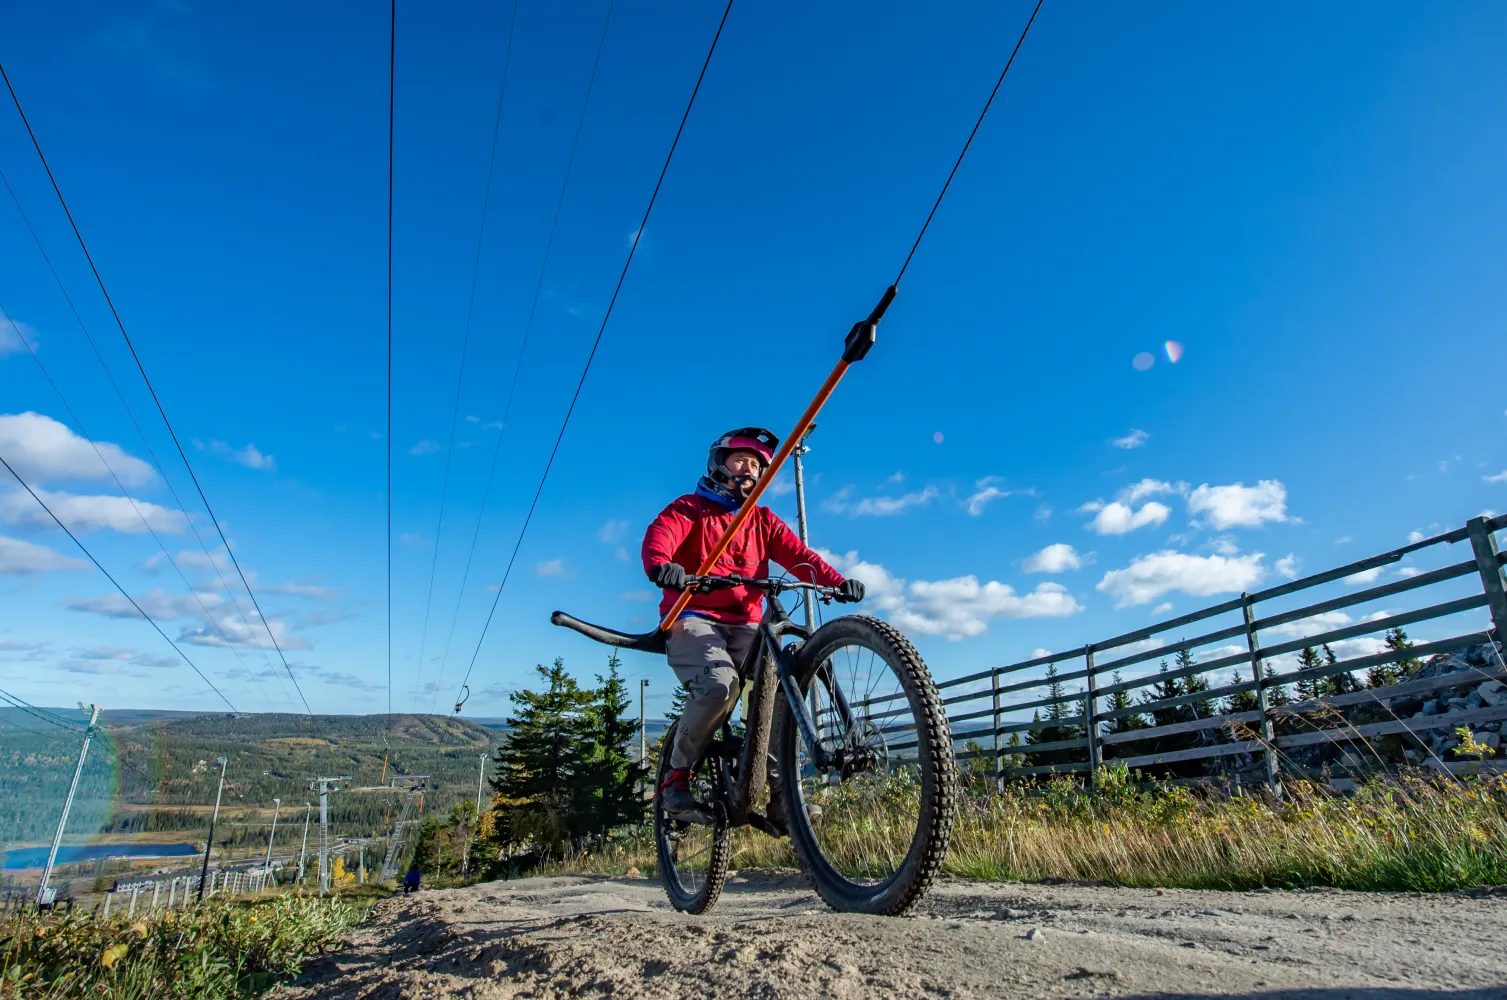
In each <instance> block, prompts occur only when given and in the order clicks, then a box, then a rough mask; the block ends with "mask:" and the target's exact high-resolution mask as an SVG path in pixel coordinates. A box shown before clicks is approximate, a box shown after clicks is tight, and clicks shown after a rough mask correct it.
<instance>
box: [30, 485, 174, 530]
mask: <svg viewBox="0 0 1507 1000" xmlns="http://www.w3.org/2000/svg"><path fill="white" fill-rule="evenodd" d="M35 490H36V494H37V496H38V497H40V498H41V500H42V503H45V504H46V505H47V506H48V507H49V508H50V509H51V510H52V513H53V514H55V515H57V518H58V520H60V521H62V522H63V523H64V524H66V525H67V526H68V527H69V528H71V529H72V530H74V531H95V530H99V529H104V530H109V531H118V532H121V533H122V534H127V535H139V534H142V533H144V532H146V531H148V530H151V531H156V532H161V533H163V534H176V533H177V532H180V531H182V530H183V529H184V528H185V527H187V526H188V518H186V517H185V516H184V515H183V514H182V513H181V512H179V511H176V510H172V509H170V508H168V507H160V506H158V505H157V504H154V503H148V502H147V501H145V500H136V499H128V498H126V497H123V496H79V495H77V494H73V493H61V492H58V493H54V492H49V491H47V490H44V489H41V488H40V487H36V488H35ZM0 520H3V521H5V523H7V524H24V525H29V526H32V527H46V526H49V525H51V524H52V523H53V521H52V517H51V516H50V515H48V513H47V511H45V510H43V509H42V507H41V505H40V504H38V503H37V502H36V500H34V499H32V497H31V494H29V493H26V492H23V491H19V490H18V491H16V492H13V493H5V494H0Z"/></svg>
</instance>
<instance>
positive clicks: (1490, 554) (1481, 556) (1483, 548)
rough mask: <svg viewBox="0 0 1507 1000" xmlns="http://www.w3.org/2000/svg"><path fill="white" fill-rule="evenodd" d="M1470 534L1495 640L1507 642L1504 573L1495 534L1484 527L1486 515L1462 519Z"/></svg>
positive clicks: (1506, 604) (1505, 580)
mask: <svg viewBox="0 0 1507 1000" xmlns="http://www.w3.org/2000/svg"><path fill="white" fill-rule="evenodd" d="M1465 530H1466V531H1467V532H1468V533H1469V534H1470V547H1471V548H1472V549H1473V550H1475V553H1476V569H1477V570H1478V571H1480V574H1481V585H1482V586H1483V587H1484V588H1485V590H1486V603H1487V607H1489V608H1490V609H1491V623H1492V624H1493V625H1494V626H1496V632H1497V641H1498V642H1502V643H1507V574H1504V573H1503V572H1502V564H1501V562H1499V561H1498V559H1497V538H1496V535H1494V534H1492V533H1491V532H1490V531H1487V530H1486V518H1484V517H1473V518H1471V519H1470V520H1469V521H1466V522H1465Z"/></svg>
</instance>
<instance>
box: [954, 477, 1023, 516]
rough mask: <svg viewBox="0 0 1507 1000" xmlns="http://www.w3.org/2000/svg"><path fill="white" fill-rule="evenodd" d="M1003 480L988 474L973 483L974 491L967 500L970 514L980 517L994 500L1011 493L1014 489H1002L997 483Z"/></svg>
mask: <svg viewBox="0 0 1507 1000" xmlns="http://www.w3.org/2000/svg"><path fill="white" fill-rule="evenodd" d="M1001 481H1002V480H999V479H996V478H995V477H993V476H986V477H985V478H983V479H980V480H979V481H978V482H976V483H974V484H973V492H972V493H971V494H969V495H968V499H967V500H966V501H965V503H967V505H968V516H970V517H978V516H979V515H980V514H982V513H983V512H984V508H985V507H987V506H989V504H990V503H991V502H992V501H995V500H999V499H1001V498H1002V497H1007V496H1009V495H1010V494H1011V492H1012V491H1010V490H1002V489H1000V488H999V486H998V485H996V484H997V483H999V482H1001Z"/></svg>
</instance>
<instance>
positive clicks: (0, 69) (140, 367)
mask: <svg viewBox="0 0 1507 1000" xmlns="http://www.w3.org/2000/svg"><path fill="white" fill-rule="evenodd" d="M394 2H396V0H394ZM0 79H3V80H4V81H5V86H6V89H7V90H9V91H10V98H11V102H12V103H14V104H15V106H16V112H17V113H18V114H19V115H20V116H21V123H22V124H23V125H25V126H26V133H27V135H28V136H30V137H31V144H32V147H33V148H34V149H36V151H37V158H38V159H39V160H41V161H42V169H43V170H45V171H46V173H47V179H48V180H49V181H50V182H51V183H52V190H53V192H54V193H55V194H56V195H57V197H58V204H60V205H61V206H62V207H63V214H64V215H66V216H67V217H68V224H69V225H70V226H71V227H72V228H73V235H74V237H75V238H76V239H77V240H78V245H79V249H81V250H83V252H84V258H85V260H87V261H88V262H89V270H90V271H92V272H93V273H94V280H95V282H96V283H97V284H98V285H99V290H100V293H101V294H102V295H103V296H104V298H105V304H106V305H108V306H109V307H110V314H111V316H113V317H114V318H115V325H116V326H117V327H118V328H119V329H120V335H121V336H122V337H123V338H125V342H126V347H127V348H129V349H130V352H131V358H132V360H134V361H135V362H136V370H137V371H139V372H140V373H141V378H142V381H143V382H145V383H146V387H147V392H148V393H150V394H151V397H152V402H153V403H155V404H156V406H157V412H158V414H159V415H161V417H162V422H163V423H164V424H165V425H166V426H167V431H168V434H169V435H170V436H171V437H172V439H173V446H174V447H175V448H177V449H178V457H179V458H180V459H182V461H183V467H184V468H185V469H187V470H188V476H189V479H191V480H192V481H193V484H194V489H195V490H197V491H198V494H199V499H200V501H201V502H203V504H204V509H205V511H207V512H208V513H209V519H210V521H212V522H213V523H214V526H215V531H216V532H217V533H218V534H219V536H220V541H221V542H223V543H224V545H225V554H226V555H227V556H229V557H230V562H231V565H233V566H234V567H235V571H236V573H237V574H238V575H239V576H240V578H241V584H242V586H244V587H245V588H246V594H247V596H248V597H250V598H251V605H252V607H254V608H255V609H256V614H257V617H258V618H259V619H260V620H261V623H262V627H263V628H265V629H266V630H267V637H268V638H269V639H271V640H272V647H273V648H274V649H276V650H277V655H278V657H279V658H280V659H281V660H282V662H283V669H285V670H286V671H287V672H288V678H289V679H290V680H292V681H293V688H294V690H296V691H297V692H298V697H299V699H300V700H302V701H303V705H304V711H306V712H308V714H309V715H310V716H312V715H313V714H314V713H313V711H312V710H311V709H310V708H309V701H308V699H307V698H305V697H304V694H303V689H302V688H300V687H299V685H298V678H297V677H294V676H293V668H292V667H291V666H289V664H288V658H287V656H285V655H284V654H283V649H282V646H281V645H280V644H279V643H278V641H277V635H276V633H274V632H273V631H272V623H271V622H269V621H268V620H267V616H266V615H265V614H263V612H262V607H261V603H260V602H259V601H257V599H256V592H255V591H253V590H252V589H251V583H250V581H248V580H247V579H246V572H245V570H243V569H241V563H240V560H238V559H237V558H236V557H235V552H234V550H232V549H231V547H230V539H228V538H226V537H225V529H224V528H223V527H221V526H220V519H219V518H218V517H216V516H215V512H214V508H213V507H211V506H210V505H209V497H207V496H206V495H205V494H204V487H203V486H202V485H200V483H199V477H198V475H197V474H196V473H195V472H194V467H193V464H192V463H190V462H189V460H188V453H187V452H185V451H184V450H183V442H181V441H180V440H178V432H177V431H176V430H174V429H173V424H172V421H171V420H169V419H168V416H167V411H166V410H165V409H164V408H163V406H162V400H161V399H160V398H159V397H158V396H157V389H156V388H155V387H154V386H153V385H152V380H151V378H149V377H148V376H147V370H146V366H145V365H144V364H142V361H141V356H140V355H139V354H137V353H136V345H135V343H133V342H132V340H131V335H130V334H129V333H127V332H126V325H125V322H124V321H123V320H122V319H121V318H120V311H119V310H118V309H116V308H115V300H114V299H112V298H111V297H110V292H109V289H107V288H106V287H105V279H104V278H103V277H102V276H101V275H100V273H99V268H98V267H97V266H96V265H95V263H94V255H93V254H91V253H90V252H89V246H88V244H87V243H85V242H84V234H83V233H82V232H81V231H80V230H79V227H78V223H77V222H76V221H75V220H74V218H73V211H72V210H71V209H70V208H69V207H68V201H67V199H65V198H64V197H63V189H62V188H61V187H59V186H58V180H57V177H56V176H54V174H53V172H52V166H51V165H50V164H49V163H48V162H47V155H46V154H45V153H43V152H42V144H41V142H40V141H39V140H38V139H37V133H36V132H35V130H33V129H32V127H31V120H30V119H29V118H27V117H26V110H25V109H24V108H23V107H22V106H21V98H20V97H19V96H17V94H16V88H15V87H14V86H13V85H12V84H11V80H10V75H9V74H8V73H6V72H5V66H4V64H3V63H0ZM390 446H391V445H390V444H389V447H390ZM23 485H24V484H23ZM28 489H29V487H28ZM40 502H41V501H40V500H38V503H40ZM44 506H45V505H44ZM49 513H50V511H49ZM58 523H59V524H61V523H62V522H61V521H59V522H58ZM64 530H65V531H66V530H67V529H66V528H65V529H64ZM70 534H71V532H70ZM75 540H76V539H75ZM80 547H81V548H82V546H80ZM90 558H91V559H92V558H93V556H90ZM101 570H103V567H101ZM107 575H108V574H107ZM112 580H113V578H112ZM122 593H124V591H122ZM133 603H134V602H133ZM248 624H249V623H248ZM153 625H154V627H155V623H153ZM158 631H161V630H160V629H159V630H158ZM163 635H164V637H166V633H163ZM168 641H169V642H171V641H172V640H168ZM174 645H175V647H176V644H174ZM185 659H187V657H185ZM194 669H195V670H197V669H198V668H197V667H195V668H194ZM206 682H207V678H206ZM210 686H211V687H213V685H210ZM216 690H217V691H218V689H216ZM222 697H223V695H222Z"/></svg>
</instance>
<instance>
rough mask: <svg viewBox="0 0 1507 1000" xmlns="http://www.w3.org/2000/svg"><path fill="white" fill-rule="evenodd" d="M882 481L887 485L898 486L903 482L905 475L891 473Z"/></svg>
mask: <svg viewBox="0 0 1507 1000" xmlns="http://www.w3.org/2000/svg"><path fill="white" fill-rule="evenodd" d="M884 481H885V482H887V483H895V484H896V485H899V484H900V483H903V482H905V473H903V472H892V473H890V475H888V476H886V477H885V480H884Z"/></svg>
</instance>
